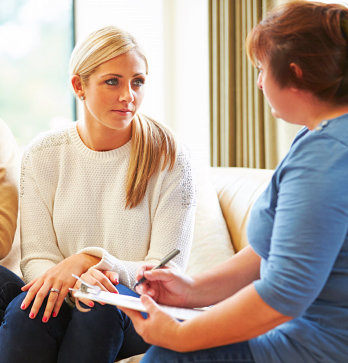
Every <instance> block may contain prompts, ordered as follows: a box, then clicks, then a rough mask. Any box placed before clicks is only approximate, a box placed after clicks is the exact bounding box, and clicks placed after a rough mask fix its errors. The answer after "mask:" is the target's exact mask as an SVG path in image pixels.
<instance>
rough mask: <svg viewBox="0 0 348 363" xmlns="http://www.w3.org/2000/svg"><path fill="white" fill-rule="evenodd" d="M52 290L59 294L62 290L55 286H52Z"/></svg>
mask: <svg viewBox="0 0 348 363" xmlns="http://www.w3.org/2000/svg"><path fill="white" fill-rule="evenodd" d="M50 292H56V293H57V294H59V293H60V290H59V289H55V288H53V287H52V289H51V290H50Z"/></svg>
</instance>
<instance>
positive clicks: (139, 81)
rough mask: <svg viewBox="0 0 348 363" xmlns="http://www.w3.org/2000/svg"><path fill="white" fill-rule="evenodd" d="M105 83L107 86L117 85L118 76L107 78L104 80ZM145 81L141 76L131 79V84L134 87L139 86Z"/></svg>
mask: <svg viewBox="0 0 348 363" xmlns="http://www.w3.org/2000/svg"><path fill="white" fill-rule="evenodd" d="M105 83H106V84H107V85H108V86H117V85H118V84H119V83H120V82H119V80H118V78H110V79H107V80H106V81H105ZM144 83H145V80H144V79H142V78H136V79H134V80H133V81H132V85H133V86H134V87H141V86H143V85H144Z"/></svg>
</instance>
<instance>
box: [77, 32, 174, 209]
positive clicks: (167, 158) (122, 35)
mask: <svg viewBox="0 0 348 363" xmlns="http://www.w3.org/2000/svg"><path fill="white" fill-rule="evenodd" d="M130 50H136V51H137V52H138V53H139V54H140V55H141V56H142V57H143V58H144V61H145V64H146V73H148V63H147V60H146V57H145V55H144V52H143V51H142V50H141V48H140V46H139V44H138V43H137V42H136V40H135V39H134V37H133V36H132V35H130V34H129V33H127V32H125V31H123V30H121V29H119V28H117V27H114V26H107V27H104V28H101V29H99V30H97V31H95V32H93V33H91V34H90V35H89V36H88V37H87V38H86V39H85V40H83V41H82V42H79V43H77V44H76V46H75V48H74V50H73V52H72V55H71V58H70V75H71V76H73V75H79V76H80V79H81V82H82V83H83V84H87V83H88V80H89V77H90V76H91V74H92V73H93V72H94V71H95V70H96V68H97V67H98V66H100V65H101V64H102V63H104V62H107V61H108V60H110V59H112V58H115V57H117V56H119V55H121V54H124V53H127V52H129V51H130ZM176 150H177V145H176V142H175V139H174V136H173V135H172V133H171V132H170V131H169V130H168V129H167V128H166V127H164V126H163V125H161V124H159V123H158V122H156V121H154V120H152V119H151V118H149V117H147V116H144V115H140V114H137V115H136V116H135V117H134V119H133V120H132V149H131V155H130V162H129V166H128V172H127V180H126V205H125V207H126V208H134V207H136V206H137V205H138V204H139V203H140V202H141V201H142V200H143V198H144V195H145V192H146V188H147V185H148V182H149V180H150V178H151V177H152V176H153V175H154V174H155V173H157V172H158V171H163V170H164V169H165V168H166V167H168V168H169V170H171V169H173V167H174V163H175V160H176Z"/></svg>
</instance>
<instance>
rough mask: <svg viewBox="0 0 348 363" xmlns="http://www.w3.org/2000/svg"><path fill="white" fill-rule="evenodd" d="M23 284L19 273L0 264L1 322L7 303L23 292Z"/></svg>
mask: <svg viewBox="0 0 348 363" xmlns="http://www.w3.org/2000/svg"><path fill="white" fill-rule="evenodd" d="M22 286H24V282H23V281H22V280H21V279H20V278H19V277H18V276H17V275H15V274H14V273H13V272H11V271H10V270H8V269H7V268H5V267H4V266H0V323H1V322H2V319H3V317H4V314H5V310H6V308H7V305H8V304H9V303H10V302H11V301H12V299H14V298H15V297H16V296H17V295H18V294H20V293H21V287H22Z"/></svg>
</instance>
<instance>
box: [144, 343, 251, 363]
mask: <svg viewBox="0 0 348 363" xmlns="http://www.w3.org/2000/svg"><path fill="white" fill-rule="evenodd" d="M168 362H170V363H210V362H214V363H226V362H230V363H255V361H254V359H253V356H252V354H251V350H250V348H249V343H248V342H241V343H236V344H231V345H225V346H222V347H217V348H211V349H205V350H198V351H195V352H189V353H178V352H174V351H171V350H168V349H164V348H159V347H155V346H153V347H151V348H150V349H149V350H148V351H147V353H146V354H145V356H144V358H143V359H142V360H141V363H168Z"/></svg>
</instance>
